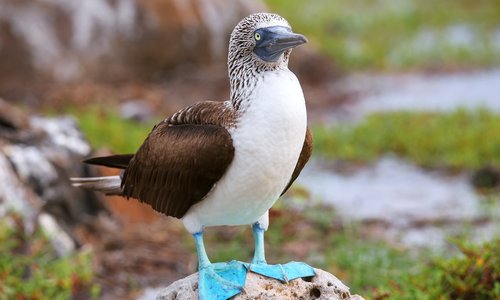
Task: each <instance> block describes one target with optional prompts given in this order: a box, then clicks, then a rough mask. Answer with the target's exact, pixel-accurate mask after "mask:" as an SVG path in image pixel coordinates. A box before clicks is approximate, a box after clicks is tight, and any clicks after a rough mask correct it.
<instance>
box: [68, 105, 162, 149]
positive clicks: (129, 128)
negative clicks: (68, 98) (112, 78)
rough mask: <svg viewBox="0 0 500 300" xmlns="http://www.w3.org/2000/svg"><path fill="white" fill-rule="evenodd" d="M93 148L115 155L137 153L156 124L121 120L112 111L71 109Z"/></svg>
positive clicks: (153, 122)
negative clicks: (105, 149) (107, 149)
mask: <svg viewBox="0 0 500 300" xmlns="http://www.w3.org/2000/svg"><path fill="white" fill-rule="evenodd" d="M68 113H70V114H72V115H73V116H74V117H75V118H76V119H77V120H78V125H79V127H80V129H81V130H82V131H83V133H84V134H85V136H86V137H87V139H88V140H89V141H90V144H91V145H92V147H93V148H95V149H98V148H101V147H106V148H109V149H110V150H111V151H113V152H114V153H135V152H136V151H137V149H138V148H139V146H140V145H141V144H142V142H143V141H144V139H145V138H146V137H147V135H148V134H149V132H150V131H151V130H152V129H153V126H154V124H155V123H157V122H159V120H157V121H156V122H155V121H152V122H149V123H140V122H136V121H132V120H125V119H123V118H121V117H120V116H119V115H118V114H117V113H116V112H114V111H113V110H112V109H109V110H102V109H98V108H91V109H86V110H83V111H76V110H75V109H69V110H68Z"/></svg>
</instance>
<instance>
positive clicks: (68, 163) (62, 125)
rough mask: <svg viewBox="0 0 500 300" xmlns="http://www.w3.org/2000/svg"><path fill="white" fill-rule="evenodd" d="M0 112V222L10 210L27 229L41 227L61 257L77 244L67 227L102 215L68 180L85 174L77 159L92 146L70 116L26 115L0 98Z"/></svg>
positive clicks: (96, 202) (97, 203) (98, 205)
mask: <svg viewBox="0 0 500 300" xmlns="http://www.w3.org/2000/svg"><path fill="white" fill-rule="evenodd" d="M0 108H1V110H0V182H1V183H2V184H1V188H0V218H1V217H3V216H6V215H8V214H10V213H12V212H15V213H17V214H19V215H20V216H22V218H23V221H24V222H25V224H26V228H27V230H28V231H32V230H33V229H35V228H36V227H37V226H40V227H42V228H43V230H44V231H45V232H46V234H47V235H48V236H49V238H50V239H51V241H52V243H53V245H54V248H55V250H56V251H57V253H59V254H60V255H65V254H67V253H68V252H69V251H71V250H72V249H74V248H75V247H77V246H78V241H77V239H76V238H75V237H74V236H73V234H72V228H73V227H74V226H75V225H79V224H83V223H85V222H87V221H88V217H89V216H93V215H97V214H98V213H100V212H103V211H105V208H104V206H103V205H102V203H101V202H100V201H99V199H98V198H97V197H96V195H95V194H93V193H90V192H88V191H83V190H80V189H77V188H74V187H73V186H72V185H71V182H70V180H69V177H72V176H74V177H83V176H86V175H89V174H88V170H87V169H86V167H85V166H83V165H82V164H80V161H81V160H82V159H83V158H84V157H86V156H88V155H89V154H90V151H91V148H90V146H89V144H88V143H87V141H86V140H85V139H84V138H83V135H82V133H81V132H80V131H79V130H78V128H77V127H76V124H75V122H74V120H73V119H71V118H69V117H58V118H42V117H37V116H30V115H28V114H26V113H24V112H23V111H21V110H19V109H17V108H16V107H14V106H12V105H10V104H8V103H7V102H6V101H3V100H2V99H0Z"/></svg>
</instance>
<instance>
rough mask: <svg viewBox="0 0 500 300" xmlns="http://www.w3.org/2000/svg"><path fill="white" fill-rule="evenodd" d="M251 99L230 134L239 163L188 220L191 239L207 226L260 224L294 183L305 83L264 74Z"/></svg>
mask: <svg viewBox="0 0 500 300" xmlns="http://www.w3.org/2000/svg"><path fill="white" fill-rule="evenodd" d="M249 98H250V100H249V101H248V102H247V103H248V104H247V105H248V106H247V107H246V108H245V110H244V112H243V114H242V115H241V117H240V119H239V121H238V122H237V124H236V126H235V127H234V128H231V129H230V133H231V136H232V138H233V145H234V148H235V156H234V159H233V162H232V163H231V165H230V167H229V169H228V171H227V172H226V174H225V175H224V176H223V177H222V178H221V179H220V180H219V182H218V183H217V184H216V186H215V187H214V188H213V189H212V191H211V192H210V193H209V194H208V195H207V196H206V197H205V199H204V200H203V201H201V202H199V203H198V204H196V205H194V206H193V207H191V208H190V210H189V211H188V212H187V214H186V215H185V216H184V218H183V219H182V220H183V223H184V225H185V226H186V228H187V230H188V231H189V232H191V233H195V232H199V231H201V230H202V228H203V226H216V225H243V224H252V223H254V222H256V221H257V220H258V219H259V218H260V217H261V216H263V215H264V214H265V213H266V212H267V210H268V209H269V208H270V207H271V206H272V205H273V204H274V202H275V201H276V200H277V199H278V197H279V195H280V194H281V192H282V191H283V189H284V188H285V186H286V185H287V183H288V182H289V180H290V178H291V175H292V172H293V170H294V168H295V165H296V164H297V160H298V158H299V155H300V151H301V149H302V145H303V143H304V136H305V133H306V126H307V116H306V107H305V101H304V95H303V93H302V88H301V86H300V83H299V81H298V80H297V78H296V76H295V75H294V74H293V73H292V72H291V71H290V70H288V69H283V70H279V71H268V72H264V73H262V77H261V78H259V80H258V81H257V84H256V86H255V88H254V92H253V93H252V94H251V95H250V97H249ZM264 219H265V216H264ZM264 221H267V220H263V221H262V222H264ZM266 223H267V222H266ZM266 225H267V224H266ZM266 227H267V226H266Z"/></svg>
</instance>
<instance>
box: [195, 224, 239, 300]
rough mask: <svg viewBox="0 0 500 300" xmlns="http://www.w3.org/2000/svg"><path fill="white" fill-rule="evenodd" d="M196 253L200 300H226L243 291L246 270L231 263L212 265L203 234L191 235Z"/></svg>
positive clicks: (235, 263)
mask: <svg viewBox="0 0 500 300" xmlns="http://www.w3.org/2000/svg"><path fill="white" fill-rule="evenodd" d="M193 237H194V240H195V242H196V250H197V252H198V271H199V278H198V292H199V293H198V294H199V298H200V300H226V299H228V298H231V297H232V296H234V295H237V294H239V293H241V292H242V291H244V289H243V287H244V286H245V278H246V273H247V270H246V269H245V267H244V265H243V264H241V263H239V262H236V261H231V262H229V263H214V264H212V263H211V262H210V260H209V259H208V256H207V252H206V251H205V244H204V242H203V232H198V233H195V234H193Z"/></svg>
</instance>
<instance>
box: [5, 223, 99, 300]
mask: <svg viewBox="0 0 500 300" xmlns="http://www.w3.org/2000/svg"><path fill="white" fill-rule="evenodd" d="M8 221H10V222H8ZM20 224H22V221H21V218H20V217H19V216H15V215H14V216H10V217H4V218H3V219H0V253H1V255H0V299H1V300H4V299H5V300H7V299H54V300H55V299H71V298H73V297H75V296H80V297H85V298H96V297H97V296H98V294H99V288H98V287H97V286H93V285H92V284H91V280H92V276H93V271H92V263H91V255H90V254H89V253H75V254H72V255H70V256H66V257H62V258H60V257H57V255H56V254H55V252H54V250H53V248H52V246H51V245H50V242H49V240H48V239H47V238H46V237H45V235H44V234H43V233H42V232H41V231H40V230H37V231H36V232H35V233H33V234H27V233H25V228H24V226H23V225H20Z"/></svg>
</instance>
